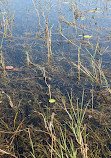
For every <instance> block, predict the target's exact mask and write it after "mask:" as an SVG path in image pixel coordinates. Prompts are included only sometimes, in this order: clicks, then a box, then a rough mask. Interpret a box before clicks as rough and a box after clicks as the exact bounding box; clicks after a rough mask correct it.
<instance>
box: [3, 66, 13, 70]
mask: <svg viewBox="0 0 111 158" xmlns="http://www.w3.org/2000/svg"><path fill="white" fill-rule="evenodd" d="M5 69H7V70H12V69H13V66H6V67H5Z"/></svg>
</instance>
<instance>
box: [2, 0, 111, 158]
mask: <svg viewBox="0 0 111 158" xmlns="http://www.w3.org/2000/svg"><path fill="white" fill-rule="evenodd" d="M0 24H1V29H0V42H1V48H0V60H1V62H0V110H1V112H0V120H1V121H0V132H1V136H0V137H1V138H2V139H1V143H0V144H1V145H0V149H2V150H3V151H6V152H7V153H9V154H8V155H9V157H11V156H12V157H14V155H15V156H16V157H20V158H22V157H23V158H24V157H25V156H26V157H28V158H29V157H32V154H31V153H30V152H32V153H33V155H35V157H44V158H45V157H51V155H50V150H49V147H48V144H50V141H51V138H50V136H49V135H48V136H47V134H46V133H43V131H46V129H45V126H44V121H43V119H42V117H41V115H40V113H42V114H44V115H45V116H46V118H47V120H48V121H50V117H51V116H52V113H53V112H54V113H55V114H56V115H55V118H56V119H55V120H59V122H60V123H61V124H62V125H63V126H64V122H67V121H68V118H67V114H66V113H65V112H64V111H63V107H64V104H63V103H64V102H63V100H66V105H67V108H68V109H69V108H70V101H71V100H70V98H71V97H72V98H71V99H72V101H73V102H74V103H73V104H74V106H76V100H77V98H80V100H79V102H81V98H82V94H83V89H84V106H83V109H84V108H85V105H86V104H87V103H88V102H89V106H88V108H87V111H86V114H85V117H84V123H83V124H84V126H86V134H87V144H88V157H91V158H93V157H96V158H98V157H101V158H104V157H107V158H109V157H110V156H111V154H110V150H111V148H110V145H111V123H110V122H111V114H110V113H111V89H110V83H111V1H108V0H87V1H86V0H79V1H77V0H75V1H74V0H69V1H63V0H54V1H51V0H47V1H45V0H44V1H43V0H27V1H26V0H4V1H0ZM6 66H13V68H12V69H7V68H6ZM51 98H53V99H54V100H55V102H54V103H52V104H51V103H49V99H51ZM80 108H81V107H80ZM22 121H23V122H22ZM55 122H56V121H55ZM55 124H56V126H57V127H55V128H56V129H57V131H59V130H58V125H57V123H55ZM29 129H30V132H31V136H30V132H29ZM16 130H17V131H18V134H15V135H14V133H13V132H15V131H16ZM19 130H21V132H20V131H19ZM39 130H40V131H42V132H38V131H39ZM8 132H9V133H8ZM11 132H12V133H11ZM68 134H69V135H68V136H71V137H72V133H71V132H70V130H69V133H68ZM57 135H58V133H57ZM31 139H32V140H31ZM74 140H75V138H74ZM31 141H33V145H34V151H33V148H32V144H31V143H30V142H31ZM7 146H8V148H7ZM76 146H77V150H78V148H79V145H78V144H77V142H76V143H75V147H76ZM3 151H2V152H1V156H2V157H6V156H7V154H6V153H3ZM53 154H54V153H53ZM53 156H54V155H53ZM56 156H57V155H56ZM54 157H55V156H54ZM64 157H65V156H64ZM77 157H82V156H81V154H80V152H79V151H78V152H77Z"/></svg>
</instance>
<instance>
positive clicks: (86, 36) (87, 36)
mask: <svg viewBox="0 0 111 158" xmlns="http://www.w3.org/2000/svg"><path fill="white" fill-rule="evenodd" d="M91 37H92V36H89V35H85V36H84V38H91Z"/></svg>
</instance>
